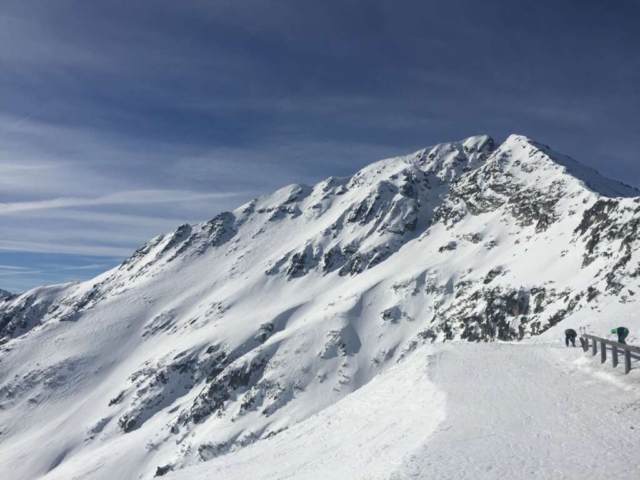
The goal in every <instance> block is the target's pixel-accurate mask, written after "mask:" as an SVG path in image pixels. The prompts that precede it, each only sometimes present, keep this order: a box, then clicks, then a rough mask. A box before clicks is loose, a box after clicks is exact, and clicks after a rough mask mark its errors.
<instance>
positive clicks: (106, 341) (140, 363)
mask: <svg viewBox="0 0 640 480" xmlns="http://www.w3.org/2000/svg"><path fill="white" fill-rule="evenodd" d="M638 195H639V193H638V191H636V190H635V189H633V188H631V187H628V186H625V185H623V184H620V183H616V182H613V181H611V180H608V179H606V178H604V177H602V176H600V175H599V174H597V173H596V172H595V171H593V170H590V169H588V168H586V167H584V166H581V165H580V164H579V163H577V162H575V161H574V160H572V159H570V158H568V157H565V156H563V155H561V154H558V153H556V152H554V151H553V150H551V149H550V148H549V147H547V146H545V145H542V144H539V143H537V142H535V141H533V140H531V139H529V138H527V137H523V136H518V135H513V136H511V137H509V138H508V139H507V140H506V141H505V142H504V143H502V144H501V145H497V144H495V142H494V141H493V140H492V139H491V138H489V137H487V136H477V137H471V138H469V139H466V140H464V141H461V142H455V143H445V144H440V145H436V146H433V147H429V148H426V149H423V150H420V151H419V152H416V153H414V154H412V155H408V156H403V157H397V158H392V159H387V160H382V161H379V162H376V163H373V164H371V165H369V166H368V167H365V168H364V169H362V170H361V171H360V172H358V173H356V174H355V175H353V176H352V177H349V178H333V177H332V178H329V179H327V180H325V181H323V182H320V183H319V184H317V185H313V186H308V185H290V186H287V187H284V188H282V189H281V190H279V191H277V192H275V193H273V194H271V195H267V196H264V197H261V198H258V199H256V200H254V201H252V202H250V203H248V204H246V205H243V206H241V207H240V208H238V209H237V210H235V211H233V212H225V213H222V214H220V215H218V216H216V217H215V218H213V219H212V220H210V221H208V222H204V223H201V224H198V225H181V226H179V227H178V228H177V229H176V230H175V231H174V232H171V233H169V234H166V235H161V236H159V237H156V238H154V239H152V240H151V241H150V242H149V243H147V244H145V245H144V246H142V247H141V248H140V249H139V250H137V251H136V252H135V253H133V255H132V256H131V258H129V259H128V260H126V261H125V262H124V263H123V264H122V265H120V266H119V267H117V268H115V269H113V270H111V271H109V272H106V273H104V274H103V275H101V276H99V277H97V278H95V279H93V280H91V281H88V282H83V283H70V284H63V285H55V286H49V287H40V288H37V289H34V290H31V291H29V292H25V293H22V294H18V295H11V296H5V297H4V298H0V473H1V474H2V475H1V478H3V479H5V478H9V479H14V478H15V479H32V478H45V479H54V478H55V479H68V478H77V479H113V478H119V479H120V478H122V479H129V478H131V479H138V478H139V479H149V478H154V477H155V476H166V477H168V478H171V476H174V478H199V477H204V478H206V476H209V478H252V477H255V478H323V477H335V478H425V477H426V478H461V477H469V478H498V477H500V476H501V477H504V476H507V477H508V476H509V475H512V476H516V477H517V478H520V477H521V478H527V476H530V478H534V477H533V476H532V475H534V473H532V472H535V471H540V472H544V473H545V475H547V476H548V477H549V478H581V477H580V476H579V475H574V474H576V472H578V473H580V472H587V470H586V467H583V466H576V465H575V464H576V461H577V460H580V462H582V463H583V464H584V465H594V464H595V463H606V462H605V460H606V459H610V460H611V461H610V462H609V463H611V462H613V463H614V464H615V465H616V468H618V469H619V472H620V473H621V474H631V473H638V465H637V462H636V460H634V459H633V458H630V457H629V458H627V457H626V456H625V455H627V453H628V451H632V450H633V448H631V446H632V445H633V444H632V443H630V442H636V444H637V437H636V436H635V435H636V432H635V430H634V429H631V428H630V426H633V425H635V424H637V422H636V420H637V412H638V410H639V408H640V407H638V392H637V391H636V390H634V388H633V387H632V385H633V381H634V380H635V381H636V382H637V379H638V377H637V372H636V371H633V372H632V374H631V375H629V376H624V375H622V374H620V372H619V371H607V370H606V368H608V369H609V370H611V367H610V366H609V365H606V366H600V365H598V364H597V362H596V365H594V360H593V359H591V358H589V357H588V355H587V356H585V355H584V354H582V352H580V351H579V350H578V349H573V348H569V349H565V348H564V345H561V344H560V343H558V342H560V341H561V340H562V338H563V331H564V329H565V328H568V327H571V328H575V329H576V330H577V329H578V328H580V327H584V328H586V329H587V330H589V331H590V332H591V333H593V334H596V335H601V336H608V335H610V334H609V331H610V329H611V328H614V327H617V326H620V325H624V326H627V327H628V328H629V329H630V330H631V335H630V337H629V339H628V341H629V343H636V344H637V343H640V342H639V339H640V335H639V334H638V332H639V331H640V320H638V315H637V310H638V306H637V301H638V298H639V295H638V292H640V255H639V254H638V249H639V248H640V197H638ZM478 342H480V343H478ZM558 346H562V349H560V348H558ZM554 395H555V396H554ZM607 398H608V401H605V400H606V399H607ZM523 412H524V413H523ZM592 417H593V418H597V419H598V420H595V421H592ZM634 422H635V423H634ZM609 427H610V429H609V430H608V428H609ZM588 431H589V432H591V431H593V432H594V433H593V435H591V433H588ZM602 438H606V440H607V441H606V442H605V441H601V440H600V439H602ZM624 445H628V446H629V448H628V449H627V450H625V449H624V448H622V447H623V446H624ZM596 446H598V448H599V449H600V450H596ZM565 456H566V457H567V458H566V459H565V460H564V463H563V458H565ZM570 459H576V461H571V460H570ZM600 460H602V462H600ZM596 461H597V462H596ZM589 462H591V463H589ZM582 468H585V470H580V469H582ZM593 468H594V469H595V470H593V471H597V472H600V471H603V470H598V469H599V468H604V467H603V466H601V465H598V466H593ZM509 469H511V470H509ZM585 475H586V473H585ZM627 476H629V475H627ZM635 476H637V475H635ZM583 477H584V476H583Z"/></svg>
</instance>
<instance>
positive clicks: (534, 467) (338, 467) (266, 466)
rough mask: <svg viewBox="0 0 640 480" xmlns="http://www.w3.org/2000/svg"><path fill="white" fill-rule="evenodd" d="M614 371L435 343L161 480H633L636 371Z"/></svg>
mask: <svg viewBox="0 0 640 480" xmlns="http://www.w3.org/2000/svg"><path fill="white" fill-rule="evenodd" d="M597 358H598V359H599V357H597ZM620 370H621V366H619V367H618V370H617V371H615V372H614V373H612V369H611V366H610V365H609V364H606V365H602V366H601V365H600V364H599V360H597V359H594V358H589V357H587V356H585V355H583V353H582V351H581V350H580V349H579V348H568V349H567V348H565V347H564V346H562V347H559V346H558V345H557V344H551V343H543V344H526V343H521V344H509V343H501V344H499V343H489V344H467V343H462V342H458V343H455V344H440V345H436V346H433V347H431V348H430V350H429V354H428V355H427V354H426V352H424V351H421V352H416V353H415V354H414V355H413V356H411V357H410V358H409V359H408V360H407V361H406V362H404V363H401V364H400V365H398V366H396V367H395V368H393V369H391V370H389V371H388V372H385V373H384V374H383V375H381V376H380V377H378V378H377V379H375V380H374V381H373V382H371V383H370V384H368V385H366V386H365V387H364V388H362V389H361V390H359V391H357V392H355V393H354V394H352V395H350V396H348V397H347V398H345V399H344V400H343V401H341V402H338V403H337V404H335V405H333V406H332V407H330V408H328V409H326V410H324V411H323V412H321V413H319V414H318V415H316V416H314V417H312V418H310V419H309V420H307V421H305V422H303V423H301V424H298V425H296V426H294V427H293V428H291V429H289V430H287V431H285V432H283V433H281V434H279V435H277V436H276V437H274V438H272V439H269V440H264V441H261V442H258V443H257V444H255V445H252V446H249V447H247V448H245V449H244V450H242V451H240V452H237V453H233V454H230V455H227V456H223V457H220V458H217V459H214V460H212V461H210V462H206V463H204V464H202V465H199V466H196V467H192V468H186V469H184V470H182V471H179V472H176V473H174V474H169V475H168V478H171V479H193V478H197V479H204V478H207V479H209V478H211V479H214V478H215V479H216V480H219V479H239V478H252V480H258V479H265V480H266V479H270V480H274V479H308V478H333V479H336V478H338V479H354V478H357V479H394V480H400V479H442V480H444V479H452V480H453V479H462V478H469V479H474V480H478V479H481V480H488V479H500V480H506V479H515V478H517V479H540V478H545V479H578V478H600V476H601V475H602V477H604V476H605V474H607V473H612V472H615V477H616V478H639V475H640V456H638V452H639V451H640V396H639V391H638V389H637V388H636V387H634V386H633V384H634V383H637V380H638V375H637V373H638V371H635V372H632V374H631V375H629V376H623V375H621V371H620ZM590 371H591V372H592V373H590ZM445 412H446V413H445Z"/></svg>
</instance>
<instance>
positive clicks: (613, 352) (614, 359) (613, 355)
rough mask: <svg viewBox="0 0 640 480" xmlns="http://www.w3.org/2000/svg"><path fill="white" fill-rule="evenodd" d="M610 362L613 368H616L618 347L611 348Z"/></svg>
mask: <svg viewBox="0 0 640 480" xmlns="http://www.w3.org/2000/svg"><path fill="white" fill-rule="evenodd" d="M611 361H612V362H613V368H616V367H617V366H618V347H616V346H613V347H611Z"/></svg>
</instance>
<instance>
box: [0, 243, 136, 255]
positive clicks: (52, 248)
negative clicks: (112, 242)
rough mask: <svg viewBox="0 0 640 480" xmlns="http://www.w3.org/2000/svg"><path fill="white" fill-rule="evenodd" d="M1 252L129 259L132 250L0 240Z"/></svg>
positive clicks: (102, 246)
mask: <svg viewBox="0 0 640 480" xmlns="http://www.w3.org/2000/svg"><path fill="white" fill-rule="evenodd" d="M0 251H5V252H30V253H63V254H68V255H90V256H94V257H112V258H127V257H128V256H129V255H131V253H132V249H131V248H125V247H113V246H105V245H90V244H88V245H79V244H78V245H66V244H55V243H43V242H28V241H15V240H0Z"/></svg>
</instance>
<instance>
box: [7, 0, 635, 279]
mask: <svg viewBox="0 0 640 480" xmlns="http://www.w3.org/2000/svg"><path fill="white" fill-rule="evenodd" d="M639 18H640V6H639V4H638V2H632V1H628V2H625V1H615V2H608V3H606V2H595V1H566V0H556V1H553V2H551V1H546V0H541V1H535V2H534V1H510V2H506V1H495V0H487V1H483V2H479V1H471V0H465V1H462V0H459V1H457V0H448V1H446V2H445V1H394V2H388V1H387V2H381V1H349V0H325V1H322V2H319V1H313V2H312V1H307V0H295V1H293V0H291V1H287V0H283V1H267V0H262V1H257V0H245V1H238V0H235V1H232V0H216V1H204V0H181V1H169V0H136V1H131V0H129V1H121V0H112V1H108V2H107V1H102V0H92V1H91V2H87V1H81V0H76V1H72V0H53V1H50V0H38V1H34V0H20V1H13V0H4V1H3V2H2V4H1V5H0V98H2V102H1V103H0V288H5V289H8V290H13V291H19V290H23V289H26V288H29V287H32V286H35V285H38V284H41V283H52V282H58V281H68V280H73V279H84V278H89V277H91V276H93V275H95V274H96V273H98V272H100V271H103V270H105V269H106V268H109V267H110V266H113V265H115V264H116V263H117V262H119V261H120V260H121V259H122V258H124V257H126V256H127V255H128V253H129V252H130V251H132V250H133V249H135V248H136V247H137V246H138V245H139V244H141V243H143V242H145V241H146V240H148V239H149V238H150V237H152V236H154V235H156V234H158V233H162V232H164V231H167V230H171V229H173V228H174V227H175V226H176V225H178V224H180V223H182V222H184V221H189V222H194V221H199V220H205V219H208V218H210V217H212V216H213V215H215V214H216V213H217V212H219V211H220V210H227V209H231V208H234V207H235V206H237V205H239V204H241V203H243V202H245V201H247V200H249V199H250V198H253V197H255V196H257V195H260V194H263V193H266V192H269V191H271V190H273V189H276V188H278V187H280V186H282V185H285V184H287V183H291V182H316V181H319V180H321V179H323V178H325V177H327V176H330V175H347V174H351V173H353V172H355V171H356V170H358V169H359V168H360V167H362V166H363V165H365V164H367V163H370V162H372V161H374V160H376V159H379V158H383V157H388V156H393V155H398V154H404V153H409V152H411V151H414V150H417V149H419V148H422V147H425V146H427V145H430V144H434V143H438V142H443V141H450V140H459V139H462V138H465V137H468V136H471V135H476V134H484V133H486V134H490V135H492V136H494V137H495V138H496V139H497V140H502V139H503V138H505V137H506V136H507V135H508V134H509V133H522V134H526V135H529V136H531V137H534V138H536V139H537V140H539V141H542V142H544V143H547V144H549V145H551V146H552V147H553V148H555V149H556V150H559V151H561V152H563V153H566V154H568V155H571V156H572V157H574V158H576V159H578V160H580V161H581V162H583V163H585V164H588V165H590V166H593V167H595V168H597V169H598V170H600V171H601V172H602V173H604V174H605V175H607V176H610V177H613V178H617V179H621V180H624V181H626V182H627V183H630V184H633V185H635V186H640V162H639V161H638V160H639V156H638V153H637V152H638V151H639V150H640V135H638V124H639V120H640V115H639V114H638V111H639V108H640V87H639V86H638V85H640V29H638V27H637V22H638V19H639Z"/></svg>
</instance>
